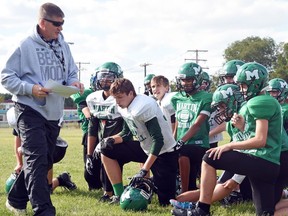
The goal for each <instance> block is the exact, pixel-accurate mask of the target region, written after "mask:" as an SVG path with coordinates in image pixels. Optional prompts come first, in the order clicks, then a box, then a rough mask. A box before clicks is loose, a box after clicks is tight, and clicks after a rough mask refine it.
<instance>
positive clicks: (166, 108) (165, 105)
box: [157, 92, 177, 131]
mask: <svg viewBox="0 0 288 216" xmlns="http://www.w3.org/2000/svg"><path fill="white" fill-rule="evenodd" d="M176 93H177V92H169V93H166V94H165V95H164V97H163V98H162V100H161V101H160V100H157V103H158V105H159V107H160V109H161V110H162V112H163V114H164V116H165V118H166V120H167V122H168V124H169V125H170V128H171V131H172V123H171V116H172V115H174V114H175V110H174V108H173V106H172V104H171V103H170V102H171V98H172V97H173V96H174V95H175V94H176Z"/></svg>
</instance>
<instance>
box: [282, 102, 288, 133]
mask: <svg viewBox="0 0 288 216" xmlns="http://www.w3.org/2000/svg"><path fill="white" fill-rule="evenodd" d="M281 110H282V116H283V126H284V129H285V131H286V133H288V104H287V103H283V104H281Z"/></svg>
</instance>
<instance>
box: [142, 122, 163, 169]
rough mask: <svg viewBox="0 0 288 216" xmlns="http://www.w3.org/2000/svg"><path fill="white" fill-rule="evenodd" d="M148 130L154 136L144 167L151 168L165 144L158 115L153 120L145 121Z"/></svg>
mask: <svg viewBox="0 0 288 216" xmlns="http://www.w3.org/2000/svg"><path fill="white" fill-rule="evenodd" d="M145 125H146V127H147V130H148V132H149V134H150V136H151V138H152V146H151V149H150V154H149V155H148V158H147V160H146V161H145V163H144V165H143V167H142V169H144V170H147V171H148V170H150V168H151V166H152V165H153V163H154V162H155V160H156V159H157V156H158V155H159V153H160V151H161V149H162V147H163V145H164V138H163V135H162V131H161V128H160V125H159V122H158V119H157V118H156V117H154V118H152V119H151V120H149V121H147V122H146V123H145Z"/></svg>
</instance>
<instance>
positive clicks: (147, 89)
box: [144, 74, 155, 95]
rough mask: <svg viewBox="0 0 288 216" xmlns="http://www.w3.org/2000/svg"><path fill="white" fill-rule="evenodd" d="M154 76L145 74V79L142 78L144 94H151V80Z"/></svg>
mask: <svg viewBox="0 0 288 216" xmlns="http://www.w3.org/2000/svg"><path fill="white" fill-rule="evenodd" d="M154 76H155V74H147V75H146V76H145V77H144V88H145V92H146V94H148V95H149V94H151V95H152V94H153V93H152V89H151V80H152V78H153V77H154Z"/></svg>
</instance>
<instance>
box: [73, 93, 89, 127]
mask: <svg viewBox="0 0 288 216" xmlns="http://www.w3.org/2000/svg"><path fill="white" fill-rule="evenodd" d="M92 92H93V90H92V89H90V88H89V89H85V90H84V93H83V94H80V93H79V92H78V93H76V94H73V95H71V98H72V100H73V101H74V103H76V106H77V114H78V117H79V119H80V121H81V129H82V131H83V133H87V131H88V124H89V121H88V120H87V119H86V117H85V115H84V114H83V112H82V109H83V108H84V107H87V103H86V98H87V96H88V95H89V94H91V93H92Z"/></svg>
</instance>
